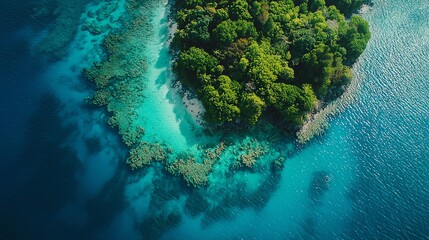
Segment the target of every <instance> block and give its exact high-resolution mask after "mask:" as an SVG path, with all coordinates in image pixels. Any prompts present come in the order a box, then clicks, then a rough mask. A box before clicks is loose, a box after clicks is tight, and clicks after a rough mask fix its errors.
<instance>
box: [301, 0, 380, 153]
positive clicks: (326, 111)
mask: <svg viewBox="0 0 429 240" xmlns="http://www.w3.org/2000/svg"><path fill="white" fill-rule="evenodd" d="M371 10H372V6H370V5H368V4H364V5H362V7H361V9H360V10H359V12H358V14H359V15H365V14H367V13H369V12H370V11H371ZM360 59H361V58H359V59H358V61H357V62H356V63H354V64H353V66H352V71H353V69H355V67H356V65H357V64H359V62H360ZM358 86H359V81H358V79H357V76H356V73H355V72H354V71H353V77H352V79H351V81H350V83H349V84H348V85H347V86H346V90H345V91H344V93H343V94H342V95H341V96H339V97H338V98H336V99H334V100H332V101H331V102H329V103H327V104H324V103H320V102H319V105H318V107H317V108H316V109H315V110H314V111H313V112H312V113H309V114H308V117H307V120H306V121H305V122H304V124H303V125H302V126H301V128H300V129H299V130H298V132H297V133H296V142H297V143H298V144H301V145H304V144H306V143H307V142H308V141H310V140H311V139H312V138H313V137H316V136H320V135H322V134H323V133H324V132H325V131H326V130H327V129H328V127H329V120H330V119H331V118H332V117H333V116H335V115H337V114H339V113H341V112H342V111H344V109H345V108H346V107H347V106H348V105H349V104H351V103H352V102H353V101H354V99H355V95H356V93H357V91H358Z"/></svg>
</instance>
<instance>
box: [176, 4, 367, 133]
mask: <svg viewBox="0 0 429 240" xmlns="http://www.w3.org/2000/svg"><path fill="white" fill-rule="evenodd" d="M361 4H362V2H361V1H328V3H325V1H324V0H314V1H311V0H310V1H308V0H307V1H302V0H300V1H292V0H278V1H249V0H236V1H204V0H200V1H198V0H196V1H195V0H188V1H183V2H181V4H180V6H179V9H180V10H179V11H178V12H177V16H176V19H177V24H178V30H177V32H176V34H175V38H174V43H175V46H176V48H177V52H178V54H177V60H176V62H175V69H176V72H177V75H178V76H179V78H180V80H181V81H182V83H183V84H187V85H190V86H191V87H192V88H193V89H195V91H196V92H197V94H198V96H199V99H201V101H202V103H203V105H204V107H205V109H206V112H205V119H206V120H207V121H208V122H210V123H212V124H217V125H219V126H221V128H222V129H225V128H231V127H232V128H233V129H234V128H237V127H251V126H253V125H255V124H256V123H258V121H259V120H260V119H261V118H263V117H266V118H267V117H269V118H270V119H272V120H273V121H274V122H276V123H277V125H279V126H287V127H288V128H289V129H298V128H299V127H300V126H301V125H302V124H303V122H304V121H305V120H306V118H307V116H308V113H309V112H312V111H313V110H314V109H315V107H316V106H318V105H320V104H321V103H322V105H323V103H325V102H329V101H330V100H332V99H335V98H336V97H338V96H340V95H341V94H342V92H343V91H344V89H345V88H344V86H346V85H347V84H348V83H349V82H350V79H351V78H352V72H351V70H350V66H351V65H352V64H353V63H354V62H355V61H356V59H357V58H358V57H359V55H360V54H361V53H362V52H363V50H364V49H365V47H366V44H367V42H368V40H369V38H370V36H371V35H370V31H369V27H368V23H367V22H366V21H365V20H364V19H362V18H361V17H360V16H359V15H353V16H351V18H350V19H347V20H346V18H345V16H344V14H347V15H348V14H351V13H352V12H353V11H355V10H356V9H357V8H358V7H360V5H361ZM327 5H328V6H327ZM336 6H338V8H337V7H336ZM338 9H342V10H343V13H342V12H340V10H338Z"/></svg>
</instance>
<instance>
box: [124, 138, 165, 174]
mask: <svg viewBox="0 0 429 240" xmlns="http://www.w3.org/2000/svg"><path fill="white" fill-rule="evenodd" d="M168 153H169V151H168V150H166V149H165V148H164V147H162V146H161V145H159V144H156V143H149V142H143V141H142V142H140V143H139V144H138V145H137V146H136V147H134V148H132V149H131V150H130V152H129V157H128V159H127V164H128V165H130V166H131V168H132V169H138V168H141V167H143V166H145V165H150V164H151V163H152V161H154V160H155V161H158V162H160V161H164V160H165V159H167V154H168Z"/></svg>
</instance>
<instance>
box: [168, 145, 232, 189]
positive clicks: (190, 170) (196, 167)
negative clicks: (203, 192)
mask: <svg viewBox="0 0 429 240" xmlns="http://www.w3.org/2000/svg"><path fill="white" fill-rule="evenodd" d="M225 149H226V145H225V143H224V142H221V143H219V144H218V145H217V146H216V147H215V148H214V149H206V150H205V152H204V156H203V161H202V162H196V161H195V158H194V157H192V156H188V157H187V158H186V159H183V158H179V159H178V160H176V161H174V162H173V163H172V164H170V165H169V166H167V167H166V168H167V171H169V172H170V173H172V174H174V175H179V174H180V175H182V176H183V179H184V180H185V182H186V183H187V184H188V186H191V185H192V186H194V187H199V186H203V185H207V183H208V176H209V173H210V172H211V171H212V169H213V165H214V164H215V163H216V161H217V160H219V158H220V156H221V154H222V153H223V151H224V150H225Z"/></svg>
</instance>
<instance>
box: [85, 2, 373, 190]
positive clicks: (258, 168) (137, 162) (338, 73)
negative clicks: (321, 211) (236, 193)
mask: <svg viewBox="0 0 429 240" xmlns="http://www.w3.org/2000/svg"><path fill="white" fill-rule="evenodd" d="M364 3H365V2H364V1H362V0H358V1H350V0H341V1H326V2H325V1H324V0H314V1H311V0H310V1H309V0H307V1H304V0H295V1H292V0H278V1H268V0H266V1H250V0H235V1H226V0H221V1H219V0H212V1H208V0H186V1H177V2H176V3H175V4H174V5H173V6H171V8H172V9H171V10H172V11H171V13H170V14H171V16H173V19H174V20H172V22H174V23H177V29H174V28H173V29H174V30H172V31H171V32H172V33H174V37H173V39H172V41H171V45H169V46H168V47H169V48H170V50H171V51H170V53H168V51H167V53H164V54H166V55H171V58H169V57H164V58H163V59H169V60H168V61H169V63H168V65H170V66H173V73H174V75H175V76H176V78H177V81H178V83H179V84H181V85H182V86H184V89H185V91H188V92H192V93H195V95H196V96H197V98H198V100H199V101H201V103H202V105H203V108H204V109H205V111H204V113H203V116H202V119H203V120H204V123H203V124H202V125H203V127H205V128H206V130H207V131H205V133H204V134H206V135H220V137H218V140H217V142H216V143H214V144H211V145H203V144H201V145H199V144H197V145H198V146H197V147H196V149H197V150H195V149H194V151H192V152H182V151H178V150H177V149H174V148H172V147H171V146H169V145H168V144H166V143H164V142H157V141H151V140H148V139H147V138H145V135H146V130H145V126H144V122H145V119H144V117H145V114H146V112H145V111H147V109H145V108H144V107H142V103H144V102H145V99H146V96H145V93H146V92H145V91H146V89H145V88H146V82H145V81H147V79H148V76H147V75H148V71H155V70H153V69H157V64H158V63H154V59H152V58H153V57H154V56H153V55H151V53H152V49H149V47H148V46H152V47H154V48H155V47H157V46H158V45H156V44H154V43H153V40H154V39H153V38H152V35H148V32H151V31H152V32H153V30H151V31H148V29H150V28H153V25H157V24H158V25H159V24H160V21H159V20H158V19H157V20H151V19H150V18H151V16H146V15H145V14H146V13H147V12H148V11H147V8H148V7H149V8H150V7H151V4H153V7H154V8H156V7H157V6H158V5H159V4H161V3H159V2H157V1H152V2H150V3H148V4H147V5H142V4H141V3H139V2H138V1H133V0H127V1H125V5H124V9H125V11H126V12H127V14H124V17H122V19H121V21H120V23H121V24H122V26H121V27H120V28H119V29H118V30H116V31H111V32H110V33H108V34H107V35H106V36H105V37H104V42H103V47H104V50H105V57H104V58H103V59H101V61H100V62H97V63H95V64H94V65H93V66H92V67H90V68H86V69H84V70H83V75H84V76H85V77H86V78H87V79H88V80H90V82H91V83H92V84H93V87H94V89H95V92H94V94H93V96H91V97H89V98H88V99H87V101H88V102H89V103H91V104H94V105H97V106H103V107H105V109H106V110H107V116H108V117H107V118H108V120H107V122H108V124H109V125H110V126H111V127H112V128H114V129H115V130H116V131H117V132H118V133H119V135H120V136H121V138H122V141H123V143H124V144H125V146H126V147H127V148H128V150H129V151H128V156H127V161H126V162H127V164H128V165H129V166H130V167H131V168H132V169H141V168H143V167H145V166H154V167H155V168H157V169H161V171H165V172H166V173H168V174H172V175H176V176H181V179H182V180H183V181H184V182H185V183H186V184H187V185H189V186H194V187H199V186H204V185H206V186H207V185H210V182H211V180H210V175H211V174H212V175H215V176H216V177H213V178H216V180H215V181H217V183H216V184H218V185H221V184H222V183H220V182H219V181H220V180H222V179H227V178H228V177H231V175H233V174H235V173H236V174H239V173H240V172H245V171H249V172H252V171H255V172H260V173H261V172H264V173H265V174H264V176H278V174H271V171H276V170H279V169H282V167H283V165H284V162H285V160H286V158H287V155H288V154H289V150H288V146H289V145H287V144H285V143H284V141H283V139H284V135H286V133H288V132H289V133H291V132H292V133H293V132H295V133H296V132H297V131H299V130H300V129H302V126H303V124H304V123H305V121H306V120H307V119H308V118H309V117H311V116H312V114H313V115H314V113H316V112H317V111H319V110H320V109H323V108H324V107H325V106H326V104H327V103H329V102H330V101H332V100H334V99H336V98H338V97H339V96H341V95H342V93H343V92H344V91H345V89H346V87H347V85H348V84H349V82H350V81H351V79H352V77H353V76H352V71H351V68H350V67H351V66H352V64H353V63H354V62H355V61H356V60H357V58H358V57H359V56H360V54H361V53H362V52H363V51H364V49H365V47H366V44H367V42H368V41H369V39H370V36H371V34H370V31H369V26H368V23H367V22H366V21H365V20H364V19H363V18H362V17H360V16H359V15H356V14H354V13H355V12H356V11H358V9H360V7H361V6H362V4H364ZM158 25H157V26H158ZM173 25H174V24H173ZM92 32H93V34H96V33H98V32H95V31H92ZM166 35H168V34H166ZM163 41H164V40H163ZM165 41H168V39H167V38H166V39H165ZM151 44H152V45H151ZM168 47H167V48H168ZM156 54H158V53H156ZM150 64H152V65H150ZM148 69H151V70H148ZM149 74H152V75H154V73H149ZM152 75H151V76H152ZM152 77H153V76H152ZM175 104H182V103H181V102H177V103H175ZM267 132H269V133H270V134H267ZM214 172H216V173H215V174H214ZM267 179H269V177H267ZM222 181H227V180H222ZM261 186H263V184H262V185H261ZM262 190H263V189H262Z"/></svg>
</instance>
